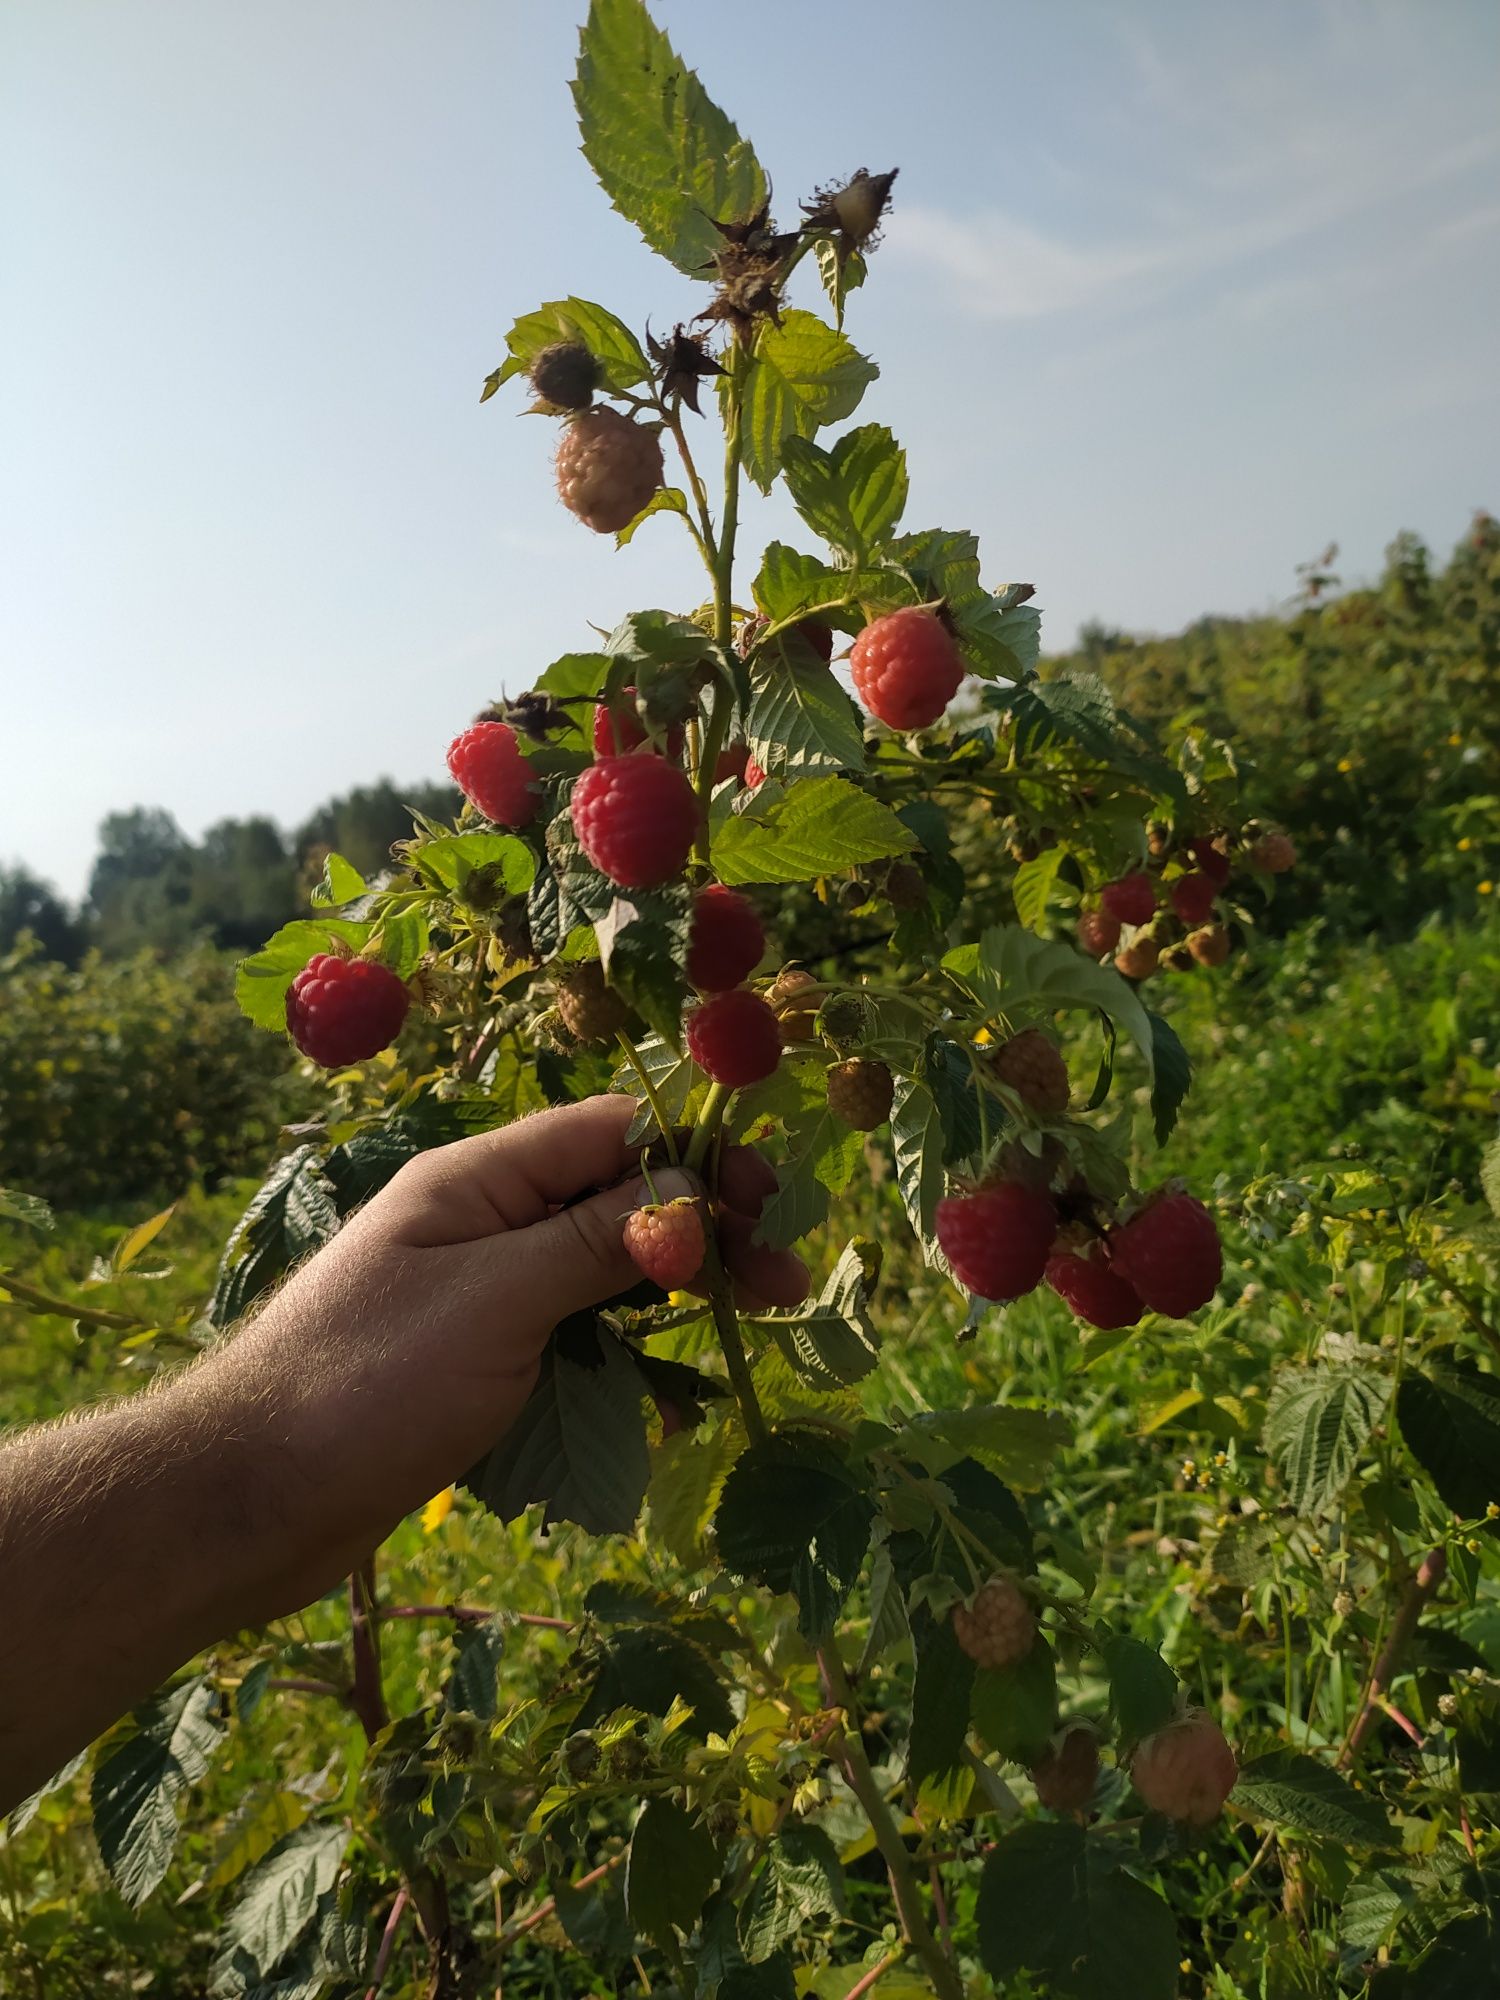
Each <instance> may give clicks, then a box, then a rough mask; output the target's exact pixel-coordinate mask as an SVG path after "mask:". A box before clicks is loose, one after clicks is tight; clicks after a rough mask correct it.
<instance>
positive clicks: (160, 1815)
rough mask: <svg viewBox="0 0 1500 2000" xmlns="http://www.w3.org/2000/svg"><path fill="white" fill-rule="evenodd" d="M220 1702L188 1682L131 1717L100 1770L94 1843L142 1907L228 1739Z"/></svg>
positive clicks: (200, 1684)
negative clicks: (180, 1815) (187, 1796)
mask: <svg viewBox="0 0 1500 2000" xmlns="http://www.w3.org/2000/svg"><path fill="white" fill-rule="evenodd" d="M218 1705H219V1704H218V1697H217V1695H216V1694H215V1692H214V1690H213V1688H211V1687H210V1686H209V1685H208V1683H207V1682H206V1681H201V1680H197V1681H184V1682H183V1684H182V1686H181V1687H177V1688H173V1689H171V1690H170V1692H169V1693H167V1694H164V1695H159V1696H158V1697H157V1699H156V1700H155V1701H153V1702H151V1703H149V1704H148V1705H147V1706H146V1707H145V1708H141V1709H137V1710H136V1712H135V1714H134V1715H133V1717H132V1718H131V1720H132V1723H133V1725H134V1727H133V1730H132V1733H131V1734H130V1735H129V1736H127V1737H126V1739H125V1741H124V1742H123V1743H121V1744H120V1745H119V1746H118V1748H116V1749H114V1750H112V1751H111V1752H110V1754H109V1755H108V1756H107V1757H106V1758H105V1759H104V1761H103V1762H102V1763H101V1764H99V1765H97V1766H96V1767H95V1770H94V1776H93V1782H92V1786H91V1800H92V1805H93V1814H94V1838H95V1840H96V1841H97V1842H98V1844H99V1853H100V1856H101V1858H102V1859H103V1862H104V1865H105V1867H106V1868H107V1869H108V1870H109V1872H110V1874H111V1875H112V1876H113V1878H114V1882H115V1887H116V1888H117V1889H118V1890H119V1892H120V1894H121V1895H122V1896H123V1897H124V1899H125V1901H126V1902H127V1903H130V1904H132V1905H134V1904H137V1903H142V1902H144V1901H145V1899H146V1898H147V1896H149V1895H150V1894H151V1891H152V1890H153V1889H154V1888H155V1887H156V1886H157V1884H158V1883H159V1882H160V1881H161V1879H162V1877H163V1875H165V1874H166V1872H167V1868H168V1865H169V1864H170V1862H171V1859H172V1853H173V1850H174V1848H175V1847H176V1845H177V1801H178V1799H179V1798H180V1797H181V1795H182V1793H183V1792H184V1791H186V1790H187V1788H188V1786H189V1785H194V1784H196V1783H197V1782H198V1780H199V1779H200V1778H201V1777H202V1776H203V1774H204V1772H205V1771H206V1770H207V1769H208V1764H209V1759H210V1758H211V1757H212V1756H213V1754H214V1752H215V1750H217V1749H218V1747H219V1745H220V1743H221V1742H222V1740H223V1736H224V1725H223V1723H222V1722H221V1721H220V1720H219V1717H218V1712H217V1711H218Z"/></svg>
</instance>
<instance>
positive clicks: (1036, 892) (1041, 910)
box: [1010, 847, 1063, 936]
mask: <svg viewBox="0 0 1500 2000" xmlns="http://www.w3.org/2000/svg"><path fill="white" fill-rule="evenodd" d="M1062 863H1063V850H1062V849H1061V848H1060V847H1049V848H1047V849H1046V850H1045V851H1044V852H1043V853H1041V854H1038V855H1037V856H1036V858H1035V859H1034V860H1032V861H1023V862H1022V863H1021V865H1020V867H1019V868H1018V869H1017V870H1016V872H1015V876H1014V878H1013V879H1012V881H1011V885H1010V894H1011V901H1012V902H1013V903H1014V904H1015V906H1016V915H1017V916H1018V917H1019V918H1020V920H1021V922H1022V923H1023V924H1024V925H1025V926H1026V928H1027V930H1029V931H1036V932H1038V933H1039V934H1040V935H1042V936H1045V935H1046V932H1047V906H1048V904H1049V902H1050V901H1051V898H1052V889H1053V885H1054V883H1055V882H1056V881H1057V871H1058V869H1059V868H1060V867H1061V866H1062Z"/></svg>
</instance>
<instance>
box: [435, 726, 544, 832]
mask: <svg viewBox="0 0 1500 2000" xmlns="http://www.w3.org/2000/svg"><path fill="white" fill-rule="evenodd" d="M448 769H449V770H450V771H451V772H452V773H453V781H454V783H455V784H456V785H457V786H458V789H459V790H460V791H461V792H462V793H463V795H464V797H465V798H466V799H467V800H468V801H469V803H470V805H473V806H478V808H479V810H480V811H481V812H482V813H483V814H484V816H485V818H486V819H490V820H493V821H494V822H495V824H496V826H529V825H530V824H531V822H532V820H534V819H535V818H536V813H537V808H538V806H539V805H540V804H541V802H542V795H541V792H540V791H539V790H538V788H537V783H536V780H535V779H534V778H533V776H532V775H531V766H530V765H529V764H528V763H527V761H526V759H525V758H524V757H523V756H522V755H521V749H520V745H519V744H518V743H517V741H516V732H515V731H514V730H513V729H512V728H511V726H510V724H509V723H508V722H476V723H475V724H474V727H473V728H472V729H466V730H465V731H464V733H463V735H462V736H455V737H454V739H453V741H452V742H451V743H450V744H449V745H448Z"/></svg>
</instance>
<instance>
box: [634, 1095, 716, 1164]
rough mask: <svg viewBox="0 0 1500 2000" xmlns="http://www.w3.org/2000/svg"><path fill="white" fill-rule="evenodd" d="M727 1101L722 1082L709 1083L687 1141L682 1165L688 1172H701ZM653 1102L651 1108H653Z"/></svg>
mask: <svg viewBox="0 0 1500 2000" xmlns="http://www.w3.org/2000/svg"><path fill="white" fill-rule="evenodd" d="M728 1103H729V1093H728V1091H726V1090H725V1088H724V1086H723V1084H722V1083H711V1084H710V1085H709V1086H708V1093H707V1095H706V1096H705V1097H704V1099H703V1107H702V1109H701V1110H700V1111H699V1113H698V1123H697V1124H696V1125H695V1126H694V1127H693V1136H692V1138H691V1139H689V1141H688V1150H687V1158H686V1159H685V1160H684V1161H683V1163H682V1164H683V1165H684V1166H685V1167H686V1168H687V1170H688V1172H689V1173H690V1174H701V1173H702V1171H703V1162H704V1161H705V1160H706V1159H707V1158H708V1149H709V1147H710V1146H711V1145H712V1144H713V1142H714V1140H715V1139H717V1138H718V1136H719V1130H720V1127H721V1126H722V1125H723V1123H724V1111H725V1107H726V1106H727V1105H728ZM655 1108H656V1107H655V1105H654V1103H653V1105H652V1109H653V1110H655Z"/></svg>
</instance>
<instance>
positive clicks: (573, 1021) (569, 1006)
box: [556, 958, 630, 1042]
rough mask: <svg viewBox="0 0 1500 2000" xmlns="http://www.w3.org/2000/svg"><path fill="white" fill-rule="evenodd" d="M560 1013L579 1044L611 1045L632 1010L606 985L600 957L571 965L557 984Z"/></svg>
mask: <svg viewBox="0 0 1500 2000" xmlns="http://www.w3.org/2000/svg"><path fill="white" fill-rule="evenodd" d="M556 1006H557V1011H558V1013H559V1014H560V1015H561V1017H562V1024H563V1026H564V1027H565V1028H566V1029H567V1031H568V1033H569V1034H570V1035H571V1036H572V1037H573V1039H574V1040H575V1041H578V1042H612V1041H613V1040H614V1039H615V1037H616V1035H618V1034H619V1032H620V1030H621V1029H622V1028H623V1027H624V1025H625V1023H626V1022H627V1021H628V1020H629V1019H630V1009H629V1008H628V1007H627V1006H626V1004H625V1002H624V1001H623V1000H622V999H621V998H620V996H619V994H618V993H616V992H615V990H614V988H613V987H612V986H609V985H607V984H606V983H605V978H604V967H603V966H602V965H601V964H600V963H599V961H598V959H597V958H590V959H585V960H584V961H583V962H582V963H581V964H579V965H573V966H569V967H568V969H567V970H566V971H565V972H564V973H563V975H562V977H561V978H560V979H559V980H558V983H557V996H556Z"/></svg>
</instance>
